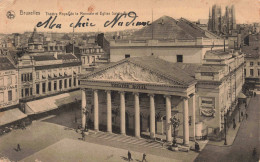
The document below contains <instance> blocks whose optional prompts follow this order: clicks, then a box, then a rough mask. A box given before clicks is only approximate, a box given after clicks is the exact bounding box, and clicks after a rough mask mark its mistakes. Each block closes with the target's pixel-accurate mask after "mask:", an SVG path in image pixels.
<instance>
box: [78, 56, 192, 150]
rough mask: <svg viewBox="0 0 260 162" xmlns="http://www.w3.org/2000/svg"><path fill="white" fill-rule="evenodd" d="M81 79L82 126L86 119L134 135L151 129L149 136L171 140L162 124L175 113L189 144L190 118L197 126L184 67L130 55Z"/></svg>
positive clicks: (185, 142) (188, 77) (138, 135)
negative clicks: (158, 136)
mask: <svg viewBox="0 0 260 162" xmlns="http://www.w3.org/2000/svg"><path fill="white" fill-rule="evenodd" d="M80 80H81V88H82V108H83V109H82V111H83V117H82V119H83V120H82V124H83V126H85V123H86V118H89V119H91V120H93V121H94V129H95V130H97V131H98V130H99V127H100V125H106V127H107V131H108V132H112V131H113V129H117V128H119V129H120V132H121V133H122V134H126V133H127V134H129V133H130V134H131V132H135V136H136V137H140V135H141V132H150V136H151V137H152V138H154V137H155V134H166V138H167V140H168V141H171V140H172V131H171V130H172V128H171V127H170V126H168V125H166V124H165V123H169V122H170V118H171V117H172V116H174V115H175V116H177V117H178V118H179V119H182V125H183V127H182V128H181V129H182V130H181V131H182V132H183V136H184V144H187V145H188V144H189V137H190V133H189V116H192V117H193V119H192V122H193V125H195V119H194V118H195V95H196V94H195V84H196V80H195V79H194V78H192V77H191V76H190V75H189V74H188V73H187V72H185V70H181V69H180V68H178V67H177V66H175V65H174V64H171V63H168V62H166V61H163V60H161V59H157V58H154V57H143V58H131V59H125V60H122V61H119V62H117V63H112V64H111V65H109V66H106V67H105V68H102V69H99V70H97V71H94V72H93V73H91V74H87V75H86V76H84V77H82V78H81V79H80ZM86 111H88V112H89V113H88V115H87V116H86V113H84V112H86ZM194 133H195V132H194V131H193V132H192V133H191V134H193V135H192V136H194Z"/></svg>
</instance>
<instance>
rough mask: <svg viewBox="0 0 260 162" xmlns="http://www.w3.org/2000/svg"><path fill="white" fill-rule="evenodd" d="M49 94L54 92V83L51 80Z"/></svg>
mask: <svg viewBox="0 0 260 162" xmlns="http://www.w3.org/2000/svg"><path fill="white" fill-rule="evenodd" d="M56 86H57V84H56ZM56 88H57V87H56ZM51 92H54V81H53V80H52V81H51Z"/></svg>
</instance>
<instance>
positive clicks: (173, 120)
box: [170, 116, 180, 146]
mask: <svg viewBox="0 0 260 162" xmlns="http://www.w3.org/2000/svg"><path fill="white" fill-rule="evenodd" d="M170 125H171V126H172V127H173V141H172V146H176V143H177V141H176V132H175V130H176V128H178V127H179V125H180V120H179V119H177V118H176V117H175V116H172V117H171V119H170Z"/></svg>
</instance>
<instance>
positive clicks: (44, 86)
mask: <svg viewBox="0 0 260 162" xmlns="http://www.w3.org/2000/svg"><path fill="white" fill-rule="evenodd" d="M57 82H59V87H57ZM73 83H74V84H73V86H74V87H75V86H76V78H74V82H73ZM78 83H79V84H80V82H79V81H78ZM68 87H69V88H70V87H72V79H71V78H70V79H68V80H67V79H65V80H64V85H63V80H59V81H54V82H53V90H54V91H56V90H59V89H62V88H68ZM41 90H42V93H46V91H49V92H50V91H52V82H48V89H46V83H42V89H41ZM36 94H40V84H36Z"/></svg>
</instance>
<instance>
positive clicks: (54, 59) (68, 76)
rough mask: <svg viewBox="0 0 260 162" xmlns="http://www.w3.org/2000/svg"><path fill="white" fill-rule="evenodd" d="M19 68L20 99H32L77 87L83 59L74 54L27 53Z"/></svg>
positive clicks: (21, 59)
mask: <svg viewBox="0 0 260 162" xmlns="http://www.w3.org/2000/svg"><path fill="white" fill-rule="evenodd" d="M18 70H19V87H20V88H19V94H20V99H32V98H34V97H40V96H46V95H51V94H55V93H59V92H61V91H68V90H71V89H75V88H77V87H78V79H77V75H78V74H80V72H81V61H80V60H79V59H78V58H77V57H76V56H75V55H73V54H57V53H54V54H52V53H41V54H39V53H37V54H33V55H32V54H31V55H28V54H25V55H24V56H22V57H21V58H19V61H18Z"/></svg>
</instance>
